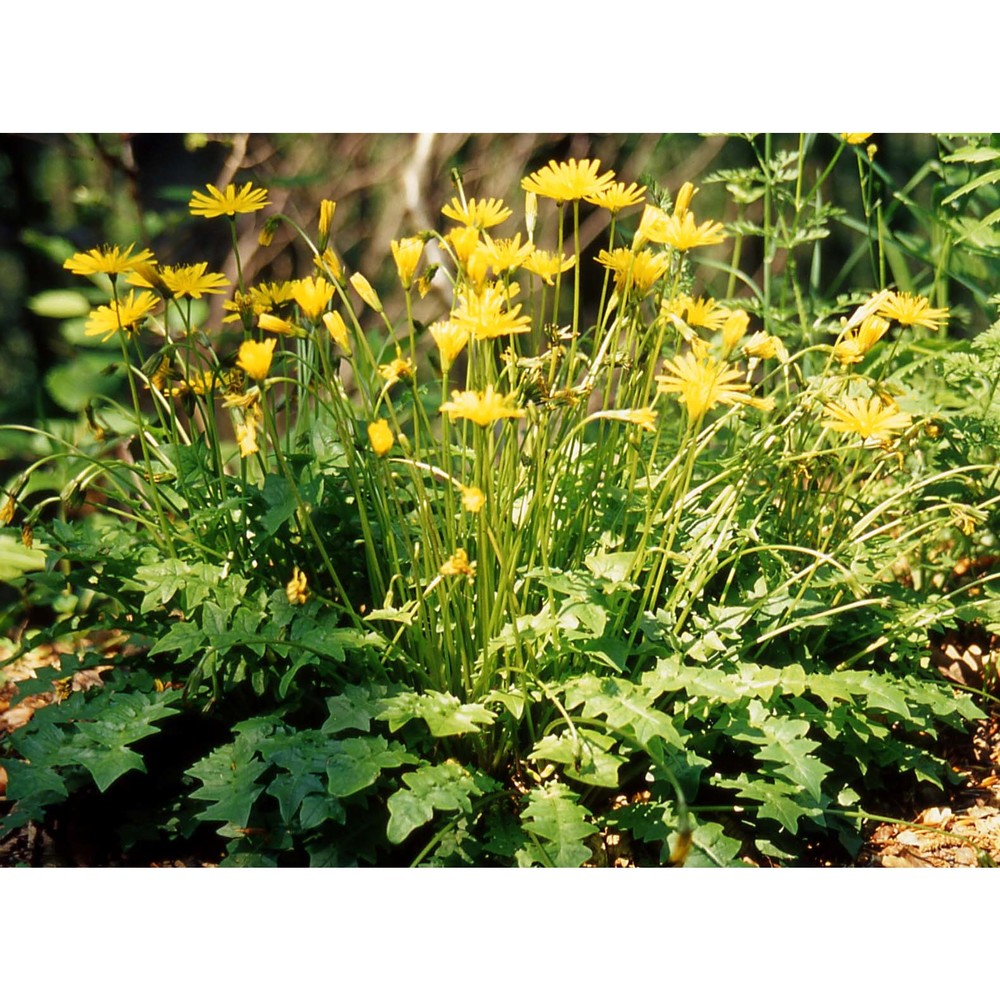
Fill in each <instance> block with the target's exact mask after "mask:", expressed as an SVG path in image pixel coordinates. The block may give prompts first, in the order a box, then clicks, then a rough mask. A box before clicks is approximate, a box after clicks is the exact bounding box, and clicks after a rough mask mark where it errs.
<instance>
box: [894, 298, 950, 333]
mask: <svg viewBox="0 0 1000 1000" xmlns="http://www.w3.org/2000/svg"><path fill="white" fill-rule="evenodd" d="M878 311H879V313H880V314H881V315H882V316H886V317H888V318H889V319H894V320H895V321H896V322H897V323H899V325H900V326H923V327H926V328H927V329H928V330H936V329H937V328H938V323H939V322H943V321H944V320H946V319H948V310H947V309H932V308H931V304H930V302H929V301H928V299H927V297H926V296H925V295H910V293H909V292H889V294H888V295H887V296H886V299H885V301H884V302H883V303H882V305H881V306H880V307H879V310H878Z"/></svg>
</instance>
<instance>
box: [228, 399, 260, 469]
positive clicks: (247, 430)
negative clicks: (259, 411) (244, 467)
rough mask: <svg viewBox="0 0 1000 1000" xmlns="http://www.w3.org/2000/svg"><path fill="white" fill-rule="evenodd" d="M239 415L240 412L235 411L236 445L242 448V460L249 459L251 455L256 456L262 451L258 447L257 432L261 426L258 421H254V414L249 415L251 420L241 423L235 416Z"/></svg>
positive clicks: (234, 429)
mask: <svg viewBox="0 0 1000 1000" xmlns="http://www.w3.org/2000/svg"><path fill="white" fill-rule="evenodd" d="M237 413H239V411H238V410H234V411H233V414H234V420H235V423H234V426H233V431H234V433H235V434H236V443H237V444H238V445H239V446H240V458H248V457H249V456H250V455H254V454H256V453H257V452H258V451H260V448H259V447H258V446H257V431H258V430H259V426H258V423H257V421H256V420H254V419H252V418H253V416H254V415H253V414H249V416H250V417H251V419H250V420H244V421H241V420H239V419H238V418H236V417H235V414H237Z"/></svg>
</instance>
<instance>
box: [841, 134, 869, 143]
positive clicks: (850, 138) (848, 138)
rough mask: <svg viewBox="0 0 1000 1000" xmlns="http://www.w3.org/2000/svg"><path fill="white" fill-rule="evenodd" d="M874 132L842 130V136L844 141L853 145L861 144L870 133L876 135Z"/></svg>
mask: <svg viewBox="0 0 1000 1000" xmlns="http://www.w3.org/2000/svg"><path fill="white" fill-rule="evenodd" d="M874 134H875V133H874V132H841V133H840V138H841V139H843V140H844V142H846V143H848V145H851V146H860V145H861V143H863V142H864V141H865V139H867V138H868V136H870V135H874Z"/></svg>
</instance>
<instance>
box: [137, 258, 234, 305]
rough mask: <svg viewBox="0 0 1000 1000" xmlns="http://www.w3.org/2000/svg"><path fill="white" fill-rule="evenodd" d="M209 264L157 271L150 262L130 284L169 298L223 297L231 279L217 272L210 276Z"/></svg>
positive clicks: (141, 266)
mask: <svg viewBox="0 0 1000 1000" xmlns="http://www.w3.org/2000/svg"><path fill="white" fill-rule="evenodd" d="M207 268H208V263H207V262H202V263H200V264H187V265H184V266H178V267H170V266H169V265H167V266H165V267H162V268H160V269H159V270H158V271H157V270H155V269H154V268H153V267H152V265H150V264H149V263H148V262H146V263H144V264H140V265H139V266H138V267H137V268H136V270H135V271H134V272H133V273H132V274H131V275H129V278H128V283H129V284H130V285H135V286H136V287H138V288H156V289H157V290H159V291H160V292H161V294H162V293H163V291H164V290H166V292H167V297H169V296H171V295H186V296H187V297H188V298H192V299H200V298H201V297H202V295H222V294H223V293H224V292H225V290H226V288H227V286H228V285H229V279H228V278H227V277H226V276H225V275H224V274H219V273H218V272H216V271H213V272H210V273H208V274H206V273H205V271H206V270H207Z"/></svg>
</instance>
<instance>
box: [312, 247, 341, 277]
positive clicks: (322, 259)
mask: <svg viewBox="0 0 1000 1000" xmlns="http://www.w3.org/2000/svg"><path fill="white" fill-rule="evenodd" d="M313 263H314V264H315V265H316V266H317V267H318V268H319V269H320V270H321V271H326V272H327V273H328V274H329V275H330V277H331V278H333V280H334V281H341V280H342V279H343V277H344V269H343V268H342V267H341V266H340V261H339V260H338V259H337V255H336V254H335V253H334V252H333V250H332V249H331V248H330V247H327V248H326V249H325V250H324V251H323V253H322V255H320V256H318V257H313Z"/></svg>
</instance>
